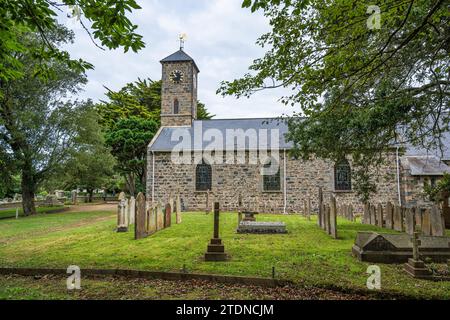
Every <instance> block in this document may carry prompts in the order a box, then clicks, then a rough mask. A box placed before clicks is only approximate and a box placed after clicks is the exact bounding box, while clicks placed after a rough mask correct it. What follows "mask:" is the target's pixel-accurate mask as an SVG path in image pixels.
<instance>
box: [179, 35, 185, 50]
mask: <svg viewBox="0 0 450 320" xmlns="http://www.w3.org/2000/svg"><path fill="white" fill-rule="evenodd" d="M179 39H180V50H183V49H184V42H185V41H186V40H187V34H186V33H182V34H180V36H179Z"/></svg>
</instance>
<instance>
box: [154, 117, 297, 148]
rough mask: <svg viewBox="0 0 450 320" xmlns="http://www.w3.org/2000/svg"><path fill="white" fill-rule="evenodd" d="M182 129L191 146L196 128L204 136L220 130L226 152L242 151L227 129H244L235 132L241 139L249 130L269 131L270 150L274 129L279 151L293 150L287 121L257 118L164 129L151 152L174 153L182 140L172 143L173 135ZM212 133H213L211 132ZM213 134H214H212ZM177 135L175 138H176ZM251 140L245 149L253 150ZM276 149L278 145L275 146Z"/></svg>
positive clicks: (198, 122) (215, 121) (216, 120)
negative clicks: (213, 130) (186, 134)
mask: <svg viewBox="0 0 450 320" xmlns="http://www.w3.org/2000/svg"><path fill="white" fill-rule="evenodd" d="M180 128H182V129H183V130H184V132H185V133H188V134H189V136H190V137H191V146H194V145H195V144H194V134H193V132H194V130H195V129H194V128H197V130H200V128H201V130H202V134H204V133H205V132H206V131H207V130H209V129H216V130H219V132H220V133H221V134H222V136H223V137H224V139H225V142H224V143H225V145H224V150H232V149H235V150H240V149H242V148H239V146H236V147H235V146H234V145H231V144H230V142H231V143H233V142H232V141H227V139H226V135H227V129H231V130H236V129H242V130H241V131H234V132H236V133H238V134H239V136H240V137H245V134H248V133H249V131H247V130H249V129H255V132H256V134H257V135H258V132H263V131H260V130H261V129H267V135H266V137H267V146H268V149H270V148H271V147H272V141H271V139H270V137H271V131H270V130H273V129H278V134H279V139H278V148H279V149H291V148H292V146H293V145H292V143H290V142H287V141H286V140H285V138H284V135H285V134H286V133H287V131H288V127H287V124H286V122H285V121H283V120H280V119H274V118H257V119H222V120H221V119H212V120H195V121H194V123H193V126H192V127H163V128H162V129H161V131H160V133H159V135H158V136H157V137H155V140H154V141H153V143H151V144H150V146H149V148H150V149H149V150H150V151H156V152H158V151H159V152H169V151H172V150H173V148H174V147H175V146H176V145H177V144H178V143H179V141H181V139H180V140H176V141H172V135H174V134H177V130H179V129H180ZM211 132H212V131H211ZM178 133H179V132H178ZM212 133H213V132H212ZM175 137H176V135H175V136H174V138H175ZM248 140H249V139H245V149H246V150H248V149H249V148H250V147H252V148H250V149H253V146H251V145H249V141H248ZM258 141H259V139H258ZM210 143H211V142H209V141H203V146H202V148H205V147H206V146H208V145H209V144H210ZM273 146H274V147H275V146H276V144H273ZM198 149H200V148H197V146H196V147H195V148H194V150H198Z"/></svg>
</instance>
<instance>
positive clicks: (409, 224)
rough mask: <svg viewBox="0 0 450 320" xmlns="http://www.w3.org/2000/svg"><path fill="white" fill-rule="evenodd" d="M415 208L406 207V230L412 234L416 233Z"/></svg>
mask: <svg viewBox="0 0 450 320" xmlns="http://www.w3.org/2000/svg"><path fill="white" fill-rule="evenodd" d="M414 212H415V210H414V208H406V209H405V232H406V233H407V234H409V235H410V236H412V235H413V234H414V230H415V225H414Z"/></svg>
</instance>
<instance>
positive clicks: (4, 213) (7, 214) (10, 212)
mask: <svg viewBox="0 0 450 320" xmlns="http://www.w3.org/2000/svg"><path fill="white" fill-rule="evenodd" d="M62 208H64V206H54V207H37V208H36V211H37V213H51V212H52V211H55V210H60V209H62ZM15 217H16V208H12V209H6V210H0V219H5V218H15ZM19 217H23V209H22V208H19Z"/></svg>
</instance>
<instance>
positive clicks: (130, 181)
mask: <svg viewBox="0 0 450 320" xmlns="http://www.w3.org/2000/svg"><path fill="white" fill-rule="evenodd" d="M125 180H126V182H127V188H128V192H129V193H130V195H132V196H133V197H136V182H135V180H134V175H133V174H132V173H130V174H127V175H126V176H125Z"/></svg>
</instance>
